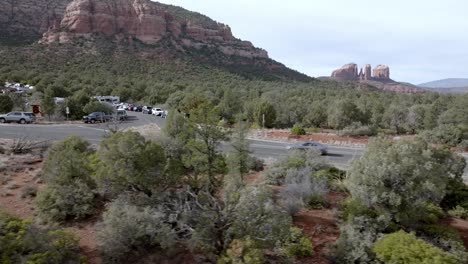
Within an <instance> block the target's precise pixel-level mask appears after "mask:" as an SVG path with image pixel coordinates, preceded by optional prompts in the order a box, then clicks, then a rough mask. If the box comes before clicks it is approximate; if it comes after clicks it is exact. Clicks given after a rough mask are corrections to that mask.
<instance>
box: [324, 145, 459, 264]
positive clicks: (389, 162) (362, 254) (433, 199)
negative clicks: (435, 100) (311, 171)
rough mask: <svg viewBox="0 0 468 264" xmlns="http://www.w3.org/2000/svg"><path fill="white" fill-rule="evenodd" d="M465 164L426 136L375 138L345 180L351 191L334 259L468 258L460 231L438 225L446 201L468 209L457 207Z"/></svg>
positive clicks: (419, 260) (449, 206)
mask: <svg viewBox="0 0 468 264" xmlns="http://www.w3.org/2000/svg"><path fill="white" fill-rule="evenodd" d="M464 167H465V160H464V159H463V158H462V157H461V156H458V155H456V154H453V153H452V152H450V151H449V150H448V149H446V148H440V147H439V148H435V147H433V146H430V145H429V144H427V143H426V142H424V141H422V140H413V141H405V140H400V141H396V142H391V141H389V140H386V139H382V138H376V139H374V140H373V141H371V143H370V144H369V145H368V147H367V150H366V152H365V153H364V155H363V156H362V157H361V158H360V159H359V160H357V161H355V162H354V163H353V164H352V167H351V169H350V170H349V172H348V177H347V179H346V181H345V184H346V187H347V189H348V191H349V193H350V194H351V197H350V198H348V199H347V200H346V201H345V203H344V208H343V214H342V217H343V219H344V221H345V222H344V224H343V225H341V228H340V231H341V234H340V238H339V239H338V241H337V242H336V244H335V246H334V248H333V250H332V258H333V259H334V261H335V262H337V263H373V262H376V261H382V262H385V263H466V261H467V260H468V255H467V253H466V251H465V248H464V246H463V243H462V241H461V239H460V236H459V235H458V233H457V232H455V231H454V230H452V229H450V228H448V227H443V226H438V225H436V223H437V222H438V220H439V219H440V218H442V217H444V216H445V215H446V212H444V211H443V210H442V208H441V207H443V208H446V210H447V209H452V210H451V211H449V214H452V215H456V216H462V215H463V214H464V213H465V212H464V208H463V207H462V206H458V207H455V205H457V204H464V201H465V199H466V195H464V192H463V190H464V189H465V188H466V185H465V184H464V183H463V181H462V174H463V169H464ZM454 207H455V208H454ZM398 230H404V231H408V232H413V233H414V234H407V233H405V232H404V231H400V232H397V231H398ZM395 232H397V233H395ZM416 235H417V237H416Z"/></svg>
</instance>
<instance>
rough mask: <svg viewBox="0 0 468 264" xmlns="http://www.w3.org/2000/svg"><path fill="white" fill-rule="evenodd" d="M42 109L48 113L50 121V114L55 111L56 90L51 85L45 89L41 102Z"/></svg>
mask: <svg viewBox="0 0 468 264" xmlns="http://www.w3.org/2000/svg"><path fill="white" fill-rule="evenodd" d="M41 107H42V111H43V112H44V113H45V114H46V115H47V117H48V118H49V121H50V116H51V115H53V114H54V112H55V107H56V105H55V100H54V91H53V90H52V88H51V87H48V88H47V89H45V92H44V97H43V98H42V102H41Z"/></svg>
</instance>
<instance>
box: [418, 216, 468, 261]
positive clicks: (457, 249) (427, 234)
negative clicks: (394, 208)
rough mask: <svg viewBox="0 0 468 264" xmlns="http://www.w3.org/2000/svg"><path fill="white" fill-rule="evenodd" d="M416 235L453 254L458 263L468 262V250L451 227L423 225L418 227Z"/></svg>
mask: <svg viewBox="0 0 468 264" xmlns="http://www.w3.org/2000/svg"><path fill="white" fill-rule="evenodd" d="M417 235H418V237H420V238H421V239H423V240H425V241H426V242H428V243H430V244H432V245H434V246H436V247H438V248H440V249H442V250H444V251H446V252H449V253H450V254H452V255H453V256H455V257H456V258H457V259H458V260H459V262H460V263H468V252H466V250H465V245H464V243H463V240H462V238H461V236H460V234H459V233H458V232H457V231H456V230H455V229H453V228H450V227H447V226H440V225H424V226H422V227H420V228H419V229H418V233H417Z"/></svg>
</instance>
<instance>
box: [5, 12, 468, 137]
mask: <svg viewBox="0 0 468 264" xmlns="http://www.w3.org/2000/svg"><path fill="white" fill-rule="evenodd" d="M168 8H169V7H168ZM182 13H184V15H185V14H188V13H186V12H182ZM135 45H136V46H137V47H136V49H135V50H134V51H131V50H130V49H128V47H125V46H119V45H117V44H113V43H111V42H109V41H108V40H107V39H99V38H97V39H96V41H95V42H94V43H93V44H91V43H90V42H87V41H85V40H77V41H76V43H73V45H57V46H55V45H51V46H48V47H47V48H46V47H45V46H42V45H32V46H22V47H10V46H2V47H0V49H1V50H2V51H3V53H2V56H3V57H2V62H1V63H0V79H5V80H9V81H17V82H22V83H29V84H32V85H35V87H36V88H37V89H36V91H35V93H39V92H42V93H44V92H45V91H47V88H50V89H51V90H52V91H53V94H54V96H61V97H69V98H68V100H67V105H68V106H69V107H70V110H71V113H72V118H80V117H81V116H82V115H83V107H84V106H85V105H86V104H88V102H89V98H90V96H94V95H118V96H120V97H121V98H122V100H126V101H129V102H137V103H140V104H147V105H154V104H166V105H167V106H168V107H169V108H170V109H174V110H177V109H178V110H180V111H182V112H188V110H190V109H191V108H193V107H194V106H196V104H199V103H200V101H199V99H200V98H203V100H204V103H205V104H209V105H211V107H213V108H215V109H217V111H219V115H220V116H221V119H223V122H225V124H228V125H231V124H232V123H234V122H235V121H236V117H238V116H239V117H241V119H242V120H243V121H248V122H249V123H251V124H255V125H256V126H257V127H262V126H263V117H265V124H264V125H265V127H276V128H291V127H293V126H294V125H295V124H301V125H303V126H304V127H321V128H333V129H339V130H343V131H342V132H341V133H342V135H349V136H360V135H374V134H376V133H379V132H385V133H400V134H404V133H420V134H422V135H423V137H424V138H425V139H427V140H429V141H430V142H431V143H437V144H448V145H450V146H457V145H461V144H462V143H463V142H466V140H468V132H467V131H468V120H467V118H466V116H468V114H467V113H466V107H465V106H466V105H467V104H468V95H459V96H452V95H439V94H434V93H424V94H415V95H401V94H396V93H389V92H382V91H377V90H376V89H375V88H373V87H371V86H366V85H362V84H356V83H353V82H334V81H319V80H315V79H311V78H306V77H304V76H303V75H300V74H298V73H296V72H293V71H291V70H285V68H283V67H270V66H271V64H274V62H272V61H268V60H262V59H256V60H249V59H245V58H244V59H241V58H237V57H226V56H225V55H222V54H218V53H217V52H214V51H212V50H208V51H209V52H208V51H207V52H205V53H206V54H205V53H204V51H203V50H188V51H187V52H186V53H184V54H182V53H177V52H176V51H175V49H173V47H171V46H170V45H172V44H171V43H170V41H168V40H164V41H161V42H160V43H159V44H157V45H151V46H145V45H143V44H141V43H136V44H135ZM91 49H92V50H93V51H94V52H93V53H89V52H87V51H89V50H91ZM138 52H149V53H151V52H152V53H154V54H157V55H158V56H156V57H157V59H155V60H150V59H143V58H141V57H139V56H138ZM25 62H27V63H25ZM226 62H229V63H226ZM88 110H89V109H88ZM61 112H64V111H63V110H62V109H61ZM464 144H465V145H466V143H464Z"/></svg>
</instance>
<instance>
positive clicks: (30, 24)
mask: <svg viewBox="0 0 468 264" xmlns="http://www.w3.org/2000/svg"><path fill="white" fill-rule="evenodd" d="M70 2H71V0H0V39H3V40H6V39H7V40H20V41H34V40H38V39H39V38H40V37H41V36H42V34H43V33H44V32H46V31H47V30H48V29H49V27H50V26H52V25H54V24H56V23H57V22H60V21H61V20H62V17H63V14H64V12H65V8H66V7H67V5H68V4H69V3H70Z"/></svg>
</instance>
